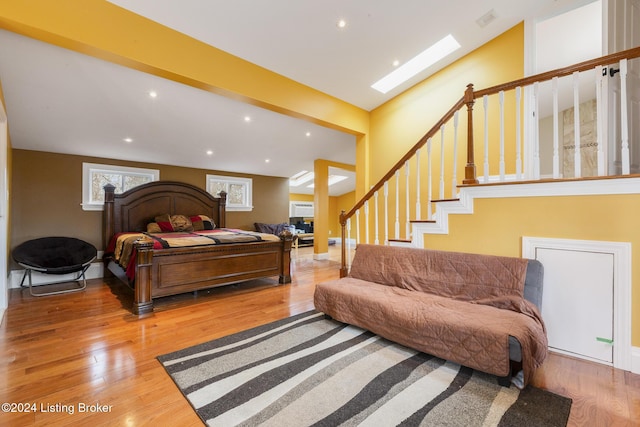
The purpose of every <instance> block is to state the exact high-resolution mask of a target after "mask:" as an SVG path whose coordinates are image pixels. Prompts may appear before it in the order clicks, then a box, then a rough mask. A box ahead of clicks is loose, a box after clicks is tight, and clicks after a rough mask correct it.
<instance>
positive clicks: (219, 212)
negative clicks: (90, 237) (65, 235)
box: [102, 181, 227, 247]
mask: <svg viewBox="0 0 640 427" xmlns="http://www.w3.org/2000/svg"><path fill="white" fill-rule="evenodd" d="M104 191H105V197H104V200H105V202H104V217H103V226H102V228H103V238H104V242H103V243H104V246H105V247H106V245H108V244H109V240H110V239H111V237H113V235H114V234H115V233H121V232H127V231H147V224H148V223H150V222H153V221H154V219H155V217H156V216H159V215H163V214H170V215H175V214H183V215H207V216H208V217H210V218H211V219H212V220H213V221H214V223H215V224H216V226H217V227H225V226H226V210H225V207H226V202H227V201H226V196H227V195H226V193H221V194H220V197H213V196H211V195H210V194H209V193H207V192H206V191H205V190H202V189H200V188H198V187H196V186H194V185H191V184H186V183H183V182H174V181H154V182H150V183H148V184H143V185H140V186H138V187H135V188H133V189H131V190H129V191H127V192H125V193H122V194H115V192H114V191H115V187H114V186H113V185H110V184H107V185H106V186H105V187H104Z"/></svg>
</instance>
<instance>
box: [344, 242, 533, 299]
mask: <svg viewBox="0 0 640 427" xmlns="http://www.w3.org/2000/svg"><path fill="white" fill-rule="evenodd" d="M526 271H527V260H526V259H523V258H512V257H500V256H493V255H479V254H466V253H460V252H446V251H436V250H425V249H417V248H405V247H392V246H383V245H358V247H357V249H356V254H355V257H354V260H353V263H352V266H351V271H350V274H349V275H350V276H351V277H353V278H357V279H362V280H365V281H368V282H373V283H378V284H381V285H387V286H394V287H398V288H402V289H408V290H415V291H420V292H429V293H431V294H435V295H440V296H444V297H449V298H455V299H459V300H463V301H471V300H477V299H486V298H494V297H503V296H516V297H520V298H522V296H523V293H524V282H525V276H526Z"/></svg>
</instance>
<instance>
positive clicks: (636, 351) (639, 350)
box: [631, 347, 640, 375]
mask: <svg viewBox="0 0 640 427" xmlns="http://www.w3.org/2000/svg"><path fill="white" fill-rule="evenodd" d="M631 372H632V373H634V374H638V375H640V347H631Z"/></svg>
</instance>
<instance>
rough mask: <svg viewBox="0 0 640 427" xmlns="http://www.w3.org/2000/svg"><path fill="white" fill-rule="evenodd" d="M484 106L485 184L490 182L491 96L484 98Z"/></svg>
mask: <svg viewBox="0 0 640 427" xmlns="http://www.w3.org/2000/svg"><path fill="white" fill-rule="evenodd" d="M482 104H483V106H484V183H485V184H486V183H488V182H489V95H485V96H483V97H482Z"/></svg>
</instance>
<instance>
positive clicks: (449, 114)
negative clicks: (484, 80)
mask: <svg viewBox="0 0 640 427" xmlns="http://www.w3.org/2000/svg"><path fill="white" fill-rule="evenodd" d="M463 106H464V97H463V98H460V100H458V102H456V103H455V104H454V105H453V107H451V109H450V110H449V111H447V113H446V114H445V115H444V116H442V118H441V119H440V120H438V122H437V123H436V124H435V125H434V126H433V127H432V128H431V129H430V130H429V132H427V133H426V134H425V135H424V136H423V137H422V138H420V140H419V141H418V142H417V143H416V144H415V145H414V146H413V147H411V149H410V150H409V151H408V152H407V154H405V155H404V156H403V157H402V158H401V159H400V160H398V162H397V163H396V164H395V165H394V166H393V167H392V168H391V169H390V170H389V172H387V174H386V175H385V176H383V177H382V178H381V179H380V180H379V181H378V183H377V184H376V185H374V186H373V187H371V189H370V190H369V191H368V192H367V194H365V195H364V196H363V197H362V198H361V199H360V200H359V201H358V203H356V204H355V206H354V207H353V208H351V210H350V211H349V212H347V213H346V214H344V215H342V214H341V215H340V224H342V225H345V224H346V221H347V219H348V218H351V217H352V216H353V215H354V214H355V213H356V211H357V210H358V209H360V208H361V207H362V206H364V203H365V202H366V201H367V200H369V199H370V198H371V197H372V196H373V195H374V194H375V192H376V191H378V190H380V189H381V188H382V186H383V185H384V183H385V182H386V181H388V180H389V179H391V177H392V176H393V175H394V174H395V173H396V171H397V170H399V169H400V168H401V167H402V166H404V164H405V163H406V162H407V160H409V159H411V158H412V157H413V156H414V155H415V154H416V151H418V150H419V149H420V148H422V147H423V146H424V144H426V143H427V141H428V140H429V138H432V137H433V136H434V135H435V134H436V133H437V132H438V131H439V130H440V127H441V126H442V125H444V124H445V123H447V122H448V121H449V120H451V118H452V117H453V115H454V114H455V112H456V111H458V110H460V109H461V108H462V107H463Z"/></svg>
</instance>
